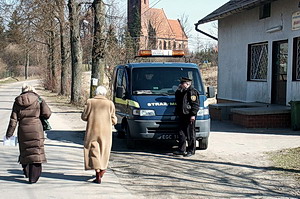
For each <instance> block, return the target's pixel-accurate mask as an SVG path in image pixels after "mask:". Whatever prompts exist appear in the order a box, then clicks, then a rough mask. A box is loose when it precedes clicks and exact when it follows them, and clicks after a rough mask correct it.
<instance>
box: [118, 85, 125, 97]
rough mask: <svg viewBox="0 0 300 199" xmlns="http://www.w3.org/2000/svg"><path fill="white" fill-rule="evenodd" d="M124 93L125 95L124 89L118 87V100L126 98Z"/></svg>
mask: <svg viewBox="0 0 300 199" xmlns="http://www.w3.org/2000/svg"><path fill="white" fill-rule="evenodd" d="M123 93H124V89H123V87H121V86H118V87H117V93H116V97H117V98H123V97H124V95H123Z"/></svg>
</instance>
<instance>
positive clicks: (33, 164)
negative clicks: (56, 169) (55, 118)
mask: <svg viewBox="0 0 300 199" xmlns="http://www.w3.org/2000/svg"><path fill="white" fill-rule="evenodd" d="M50 115H51V110H50V108H49V107H48V105H47V104H46V102H45V101H44V100H43V99H42V98H40V96H39V95H38V94H36V93H35V89H34V88H33V87H32V86H30V85H27V84H24V85H23V86H22V93H21V94H20V95H19V96H18V97H16V99H15V102H14V105H13V108H12V113H11V116H10V121H9V125H8V128H7V131H6V138H7V139H8V138H9V137H11V136H12V135H13V134H14V131H15V128H16V126H17V123H18V122H19V125H18V141H19V151H20V156H19V162H20V163H21V164H22V167H23V172H24V175H25V177H28V178H29V182H30V183H36V182H37V181H38V179H39V177H40V175H41V172H42V163H44V162H46V156H45V151H44V140H45V137H44V131H43V126H42V123H41V120H40V117H44V118H45V119H48V118H49V117H50Z"/></svg>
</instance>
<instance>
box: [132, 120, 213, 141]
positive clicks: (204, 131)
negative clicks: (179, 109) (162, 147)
mask: <svg viewBox="0 0 300 199" xmlns="http://www.w3.org/2000/svg"><path fill="white" fill-rule="evenodd" d="M128 125H129V129H130V138H131V139H136V140H147V139H160V140H177V138H178V129H179V126H178V122H177V121H160V120H128ZM195 126H196V139H197V140H199V139H202V138H208V137H209V133H210V119H206V120H196V125H195Z"/></svg>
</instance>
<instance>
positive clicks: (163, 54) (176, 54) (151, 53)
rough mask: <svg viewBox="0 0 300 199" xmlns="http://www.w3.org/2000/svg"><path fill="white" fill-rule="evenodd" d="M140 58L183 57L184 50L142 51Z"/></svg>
mask: <svg viewBox="0 0 300 199" xmlns="http://www.w3.org/2000/svg"><path fill="white" fill-rule="evenodd" d="M138 56H139V57H183V56H184V51H183V50H140V51H139V55H138Z"/></svg>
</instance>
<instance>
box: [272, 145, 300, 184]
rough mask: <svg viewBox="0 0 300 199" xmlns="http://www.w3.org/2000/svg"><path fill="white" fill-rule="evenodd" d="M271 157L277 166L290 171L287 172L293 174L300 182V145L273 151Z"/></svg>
mask: <svg viewBox="0 0 300 199" xmlns="http://www.w3.org/2000/svg"><path fill="white" fill-rule="evenodd" d="M270 159H271V160H272V162H273V163H274V164H275V166H276V167H280V168H282V169H285V170H288V171H289V172H284V173H285V174H287V175H292V176H293V177H295V178H296V180H297V181H298V182H300V147H297V148H291V149H283V150H280V151H276V152H272V153H270Z"/></svg>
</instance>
